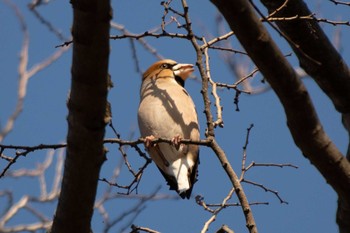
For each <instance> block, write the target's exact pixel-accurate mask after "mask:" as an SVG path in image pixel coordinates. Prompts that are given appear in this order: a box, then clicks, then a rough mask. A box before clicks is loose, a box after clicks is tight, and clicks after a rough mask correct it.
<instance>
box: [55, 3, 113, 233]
mask: <svg viewBox="0 0 350 233" xmlns="http://www.w3.org/2000/svg"><path fill="white" fill-rule="evenodd" d="M71 3H72V6H73V11H74V22H73V28H72V34H73V64H72V70H71V72H72V83H71V91H70V97H69V100H68V109H69V114H68V136H67V144H68V145H67V153H66V161H65V167H64V175H63V181H62V189H61V194H60V198H59V201H58V206H57V210H56V214H55V216H54V221H53V226H52V233H56V232H59V233H62V232H65V233H70V232H79V233H88V232H90V222H91V218H92V215H93V207H94V202H95V195H96V190H97V183H98V178H99V172H100V168H101V166H102V164H103V161H104V160H105V150H104V147H103V139H104V134H105V126H106V119H107V118H106V117H107V115H106V106H107V88H108V82H107V78H108V59H109V29H110V20H111V8H110V1H108V0H85V1H82V0H72V1H71Z"/></svg>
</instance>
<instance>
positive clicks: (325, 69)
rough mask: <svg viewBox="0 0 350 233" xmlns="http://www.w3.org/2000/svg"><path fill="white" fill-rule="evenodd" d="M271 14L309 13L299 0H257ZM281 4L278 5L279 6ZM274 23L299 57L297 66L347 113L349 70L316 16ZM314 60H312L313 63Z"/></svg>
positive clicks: (287, 15)
mask: <svg viewBox="0 0 350 233" xmlns="http://www.w3.org/2000/svg"><path fill="white" fill-rule="evenodd" d="M261 2H262V3H263V4H264V5H265V7H266V8H267V9H268V11H269V13H272V12H275V11H276V10H277V9H278V11H276V13H275V14H274V15H273V17H277V18H278V17H292V16H296V15H298V16H306V15H312V13H311V12H310V10H309V9H308V7H307V5H306V4H305V3H304V2H303V1H302V0H293V1H288V2H287V4H285V6H284V7H281V6H282V5H283V4H284V2H285V0H277V1H275V0H273V1H272V0H261ZM280 7H281V8H280ZM276 25H277V26H278V27H279V29H280V30H281V31H282V32H283V34H284V35H285V36H287V37H288V38H289V41H287V42H288V43H289V44H290V46H291V47H292V49H293V50H294V52H295V54H296V55H297V56H298V58H299V62H300V66H301V67H302V68H303V69H304V70H305V71H306V72H307V73H308V74H309V75H310V76H311V77H312V78H314V79H315V81H316V82H317V84H318V85H319V86H320V88H321V89H322V90H323V91H324V92H325V93H326V94H327V95H328V96H329V98H330V99H331V100H332V101H333V104H334V106H335V107H336V109H337V110H338V111H339V112H341V113H350V70H349V68H348V66H347V65H346V63H345V61H344V60H343V58H342V57H341V56H340V54H339V53H338V52H337V50H336V49H335V48H334V46H333V45H332V43H331V42H330V41H329V39H328V38H327V36H326V35H325V33H324V32H323V30H322V29H321V27H320V25H319V24H318V22H317V21H316V19H312V20H278V21H276ZM315 61H316V62H315Z"/></svg>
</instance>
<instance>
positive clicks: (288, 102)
mask: <svg viewBox="0 0 350 233" xmlns="http://www.w3.org/2000/svg"><path fill="white" fill-rule="evenodd" d="M211 1H212V2H213V3H214V4H215V5H216V6H217V8H218V9H219V10H220V12H221V13H222V14H223V15H224V17H225V19H226V21H227V22H228V24H229V26H230V27H231V29H232V30H233V31H234V32H235V34H236V36H237V38H238V40H239V41H240V43H241V44H242V46H243V47H244V48H245V50H246V51H247V53H248V54H249V56H250V57H251V59H252V60H253V61H254V63H255V64H256V65H257V67H258V68H259V70H260V71H261V73H262V74H263V75H264V77H265V78H266V80H267V81H268V82H269V83H270V85H271V87H272V88H273V90H274V91H275V92H276V94H277V96H278V98H279V99H280V101H281V103H282V105H283V107H284V110H285V114H286V117H287V124H288V127H289V130H290V132H291V134H292V136H293V139H294V142H295V144H296V145H297V146H298V147H299V148H300V150H301V151H302V153H303V154H304V156H305V157H306V158H308V159H309V160H310V162H311V163H312V164H313V165H314V166H315V167H316V168H317V169H318V170H319V172H320V173H321V174H322V175H323V177H324V178H325V179H326V180H327V182H328V183H329V184H330V185H331V186H332V188H333V189H334V190H335V191H336V192H337V194H338V196H339V200H340V201H341V203H342V205H344V206H345V211H344V212H343V213H342V217H343V218H344V219H342V220H341V221H342V223H344V224H346V223H348V224H349V223H350V215H349V214H348V213H350V211H349V208H348V207H349V206H350V205H349V204H350V163H349V161H348V160H347V159H346V158H345V157H344V156H343V155H342V154H341V152H340V151H339V150H338V149H337V147H336V146H335V145H334V143H333V142H332V141H331V140H330V138H329V137H328V136H327V134H326V133H325V132H324V130H323V127H322V125H321V123H320V121H319V119H318V117H317V114H316V111H315V109H314V107H313V104H312V102H311V99H310V97H309V94H308V92H307V90H306V88H305V86H304V85H303V84H302V82H301V81H300V80H299V79H298V76H297V74H296V73H295V71H294V70H293V67H292V66H291V65H290V64H289V63H288V61H287V60H286V58H285V57H284V56H283V54H282V53H281V51H280V50H279V49H278V47H277V45H276V44H275V43H274V42H273V40H272V39H271V37H270V36H269V34H268V32H267V30H266V29H265V28H264V26H263V25H262V23H261V22H260V20H259V18H258V17H257V16H256V14H255V13H254V10H253V9H252V6H251V5H250V3H249V2H248V1H246V0H227V1H219V0H211ZM347 94H348V93H347ZM338 223H339V218H338ZM348 226H349V225H346V226H344V227H346V228H347V227H348ZM349 231H350V229H349V228H347V232H349Z"/></svg>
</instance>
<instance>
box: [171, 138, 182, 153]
mask: <svg viewBox="0 0 350 233" xmlns="http://www.w3.org/2000/svg"><path fill="white" fill-rule="evenodd" d="M181 139H182V137H181V136H180V135H176V136H175V137H173V139H171V143H172V144H173V146H175V148H176V150H179V148H180V145H181Z"/></svg>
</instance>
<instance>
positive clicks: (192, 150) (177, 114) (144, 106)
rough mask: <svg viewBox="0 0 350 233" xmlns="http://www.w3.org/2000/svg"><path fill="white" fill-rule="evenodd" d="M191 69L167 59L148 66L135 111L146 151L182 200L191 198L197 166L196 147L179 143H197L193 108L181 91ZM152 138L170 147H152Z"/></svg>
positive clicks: (186, 94) (183, 89) (195, 118)
mask: <svg viewBox="0 0 350 233" xmlns="http://www.w3.org/2000/svg"><path fill="white" fill-rule="evenodd" d="M193 67H194V66H193V65H192V64H180V63H177V62H176V61H174V60H171V59H163V60H160V61H157V62H155V63H154V64H153V65H151V66H150V67H149V68H148V69H147V70H146V71H145V72H144V74H143V77H142V84H141V88H140V104H139V109H138V124H139V129H140V134H141V137H143V138H145V147H146V150H147V152H148V153H149V155H150V157H151V158H152V160H153V161H154V162H155V164H156V165H157V167H158V169H159V171H160V172H161V174H162V175H163V176H164V178H165V180H166V181H167V184H168V185H169V186H170V190H175V191H176V192H177V193H178V194H179V196H180V197H181V198H182V199H185V198H187V199H189V198H190V197H191V193H192V189H193V185H194V183H195V182H196V181H197V175H198V174H197V173H198V171H197V169H198V164H199V146H198V145H194V144H181V143H180V141H181V139H190V140H193V141H197V140H199V139H200V133H199V124H198V116H197V112H196V108H195V105H194V102H193V100H192V98H191V96H190V95H189V94H188V92H187V91H186V90H185V88H184V86H185V81H186V79H187V78H188V77H189V76H190V74H191V73H192V72H193V71H194V68H193ZM156 138H167V139H171V142H172V143H170V144H169V143H166V142H159V143H156V144H152V140H154V139H156Z"/></svg>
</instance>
